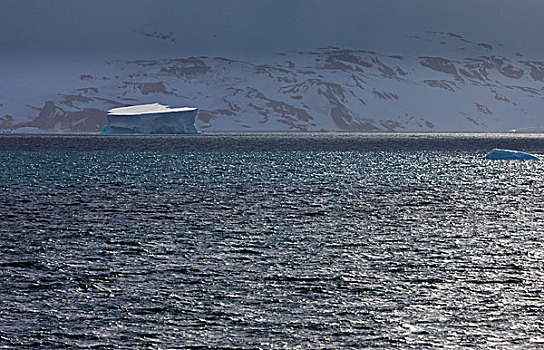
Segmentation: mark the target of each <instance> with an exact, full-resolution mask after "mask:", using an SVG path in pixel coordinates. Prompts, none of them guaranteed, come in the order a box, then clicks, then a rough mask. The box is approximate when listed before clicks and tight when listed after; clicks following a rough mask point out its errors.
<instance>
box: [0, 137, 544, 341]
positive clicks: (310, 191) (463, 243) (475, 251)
mask: <svg viewBox="0 0 544 350" xmlns="http://www.w3.org/2000/svg"><path fill="white" fill-rule="evenodd" d="M233 137H234V138H236V137H238V138H242V140H241V141H240V140H237V142H238V143H236V142H235V143H234V144H238V145H243V147H250V146H251V144H252V142H253V141H251V142H250V141H247V139H245V140H244V139H243V136H228V137H227V139H225V138H223V137H216V138H213V137H211V138H208V139H206V141H205V142H206V143H207V144H206V147H204V148H202V149H198V147H197V149H189V151H187V150H186V151H183V150H179V149H176V148H173V146H172V144H176V142H178V143H179V142H188V141H187V140H188V139H184V138H182V141H179V139H176V138H173V137H166V138H161V137H152V138H147V139H146V138H130V137H129V138H95V141H93V140H92V137H90V136H89V137H86V139H85V138H84V141H82V144H83V146H82V149H81V150H78V149H77V142H75V141H74V138H73V137H64V138H63V137H57V136H55V137H50V138H48V137H40V136H24V137H14V136H7V137H0V146H1V147H0V150H1V151H0V218H1V225H0V253H1V255H0V348H1V347H5V348H25V347H40V348H51V349H56V348H63V347H69V348H115V349H116V348H126V349H133V348H202V349H207V348H210V349H216V348H225V349H234V348H236V349H253V348H263V349H268V348H288V349H292V348H297V347H299V348H350V347H351V348H373V347H376V348H432V347H437V348H462V347H466V348H473V347H482V348H495V347H499V348H523V349H526V348H541V347H543V346H544V335H543V334H544V295H543V293H544V221H543V220H544V181H542V177H543V162H541V161H533V162H531V161H519V162H516V161H486V160H484V159H483V155H484V153H483V152H482V151H480V150H481V149H482V148H484V146H485V145H487V144H493V143H495V144H494V145H493V146H491V148H492V147H498V146H503V145H502V144H496V143H497V140H499V141H501V140H502V141H503V144H505V143H506V144H508V142H510V144H508V145H509V146H508V147H510V148H517V149H520V150H526V151H536V152H540V153H544V142H543V141H544V139H541V138H539V137H514V138H506V139H504V138H503V139H500V138H499V139H497V138H496V137H494V136H489V137H484V136H481V135H480V136H464V137H462V138H456V137H452V136H447V137H446V136H444V137H443V136H440V135H434V136H425V139H424V141H423V142H419V143H418V142H413V141H412V140H411V139H410V138H409V137H408V136H406V137H405V138H404V139H403V138H402V137H401V141H402V140H404V141H402V142H404V146H403V147H404V148H401V147H397V146H395V145H397V144H398V143H397V142H398V140H399V138H398V137H397V136H381V137H378V136H372V137H370V136H361V137H360V139H359V141H360V140H367V141H365V142H369V143H367V148H364V147H361V149H360V150H359V151H353V150H351V151H345V150H344V151H342V150H341V149H340V150H338V149H332V150H331V149H330V148H329V146H326V145H331V144H333V145H336V146H335V147H337V148H338V147H339V146H338V145H340V146H341V147H344V148H345V149H348V150H350V149H351V148H352V147H353V145H351V144H345V145H344V144H343V143H342V142H353V140H354V139H353V138H350V137H347V136H342V135H337V136H334V135H332V136H326V137H324V138H322V139H319V137H318V136H315V137H317V142H313V143H312V142H311V141H308V137H299V138H298V139H297V136H285V135H283V136H281V137H283V138H284V140H283V141H282V142H283V143H284V144H288V145H289V147H290V148H287V150H271V151H270V149H268V151H267V152H262V151H250V149H244V148H243V147H242V149H241V150H240V149H233V147H231V146H230V144H229V143H227V142H230V141H229V139H230V138H233ZM269 137H270V138H272V139H267V136H266V135H264V136H259V137H258V140H257V146H255V147H256V148H257V149H259V147H263V146H262V145H267V142H268V145H272V146H274V143H273V142H272V141H273V140H274V137H277V136H274V135H271V136H269ZM312 137H313V136H312ZM373 137H375V139H373ZM76 139H77V138H76ZM104 139H106V140H107V142H109V144H110V145H112V144H113V145H115V144H116V143H115V142H114V141H115V140H120V141H119V143H118V144H117V145H118V147H117V148H116V147H115V146H111V148H112V150H113V151H112V150H110V151H107V150H97V149H98V148H100V149H102V148H101V147H104V146H103V140H104ZM325 139H327V140H325ZM96 140H98V141H96ZM131 140H132V141H131ZM146 140H147V142H148V143H149V144H151V145H152V146H153V147H151V148H152V151H147V152H145V151H143V150H142V149H140V148H139V147H143V146H142V145H144V144H145V142H146ZM197 140H198V139H197ZM271 140H272V141H271ZM320 140H321V141H320ZM324 140H325V141H324ZM368 140H371V141H368ZM372 140H374V141H372ZM406 140H408V141H406ZM441 140H442V142H443V144H444V145H446V147H444V150H436V149H435V145H436V144H439V142H440V141H441ZM452 140H453V141H452ZM314 141H315V140H314ZM93 142H95V143H94V145H95V146H94V148H93V147H87V146H88V145H93ZM131 142H134V143H135V144H137V147H136V146H134V150H132V151H127V150H126V148H127V147H128V146H130V144H131ZM196 142H197V143H198V142H203V141H196ZM259 142H261V146H259V145H258V144H259ZM372 142H374V143H372ZM425 142H426V143H425ZM471 142H472V143H471ZM516 142H517V143H516ZM158 144H163V145H164V151H161V150H160V149H157V147H158V146H157V145H158ZM312 144H313V145H314V146H313V147H314V148H313V149H311V150H308V149H307V147H310V146H311V145H312ZM29 145H31V146H32V145H33V146H32V147H35V148H32V147H30V146H29ZM119 145H121V146H119ZM210 145H211V146H210ZM248 145H249V146H248ZM297 145H302V146H300V147H298V148H297ZM324 145H325V146H324ZM368 145H371V146H368ZM379 145H381V148H382V149H381V150H380V147H378V146H379ZM391 145H393V146H391ZM429 145H431V146H429ZM456 145H457V146H456ZM516 145H518V146H519V147H513V146H516ZM193 146H194V144H193ZM276 146H277V145H276ZM195 147H196V146H195ZM199 147H202V146H199ZM240 147H241V146H240ZM485 147H487V146H485ZM210 149H212V150H219V151H221V152H198V151H207V150H210ZM26 150H31V152H28V151H26ZM260 150H262V149H260ZM265 150H266V149H265ZM242 151H243V152H242Z"/></svg>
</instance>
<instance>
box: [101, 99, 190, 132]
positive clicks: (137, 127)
mask: <svg viewBox="0 0 544 350" xmlns="http://www.w3.org/2000/svg"><path fill="white" fill-rule="evenodd" d="M196 113H197V109H196V108H191V107H180V108H170V106H166V105H161V104H159V103H152V104H145V105H137V106H128V107H120V108H113V109H110V110H109V111H108V115H107V124H106V126H105V127H104V129H103V130H102V133H103V134H198V133H199V132H198V131H197V130H196V127H195V118H196Z"/></svg>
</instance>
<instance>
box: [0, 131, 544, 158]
mask: <svg viewBox="0 0 544 350" xmlns="http://www.w3.org/2000/svg"><path fill="white" fill-rule="evenodd" d="M493 148H508V149H515V150H520V151H525V152H532V153H544V134H516V133H347V132H312V133H306V132H303V133H300V132H296V133H285V132H282V133H278V132H276V133H274V132H268V133H264V132H222V133H203V134H201V135H100V134H2V135H0V152H19V151H36V152H48V151H51V152H66V151H76V152H95V151H114V152H115V151H122V152H174V153H186V152H276V151H279V152H282V151H285V152H290V151H301V152H368V151H406V152H416V151H448V152H452V151H453V152H455V151H459V152H469V153H486V152H488V151H490V150H491V149H493Z"/></svg>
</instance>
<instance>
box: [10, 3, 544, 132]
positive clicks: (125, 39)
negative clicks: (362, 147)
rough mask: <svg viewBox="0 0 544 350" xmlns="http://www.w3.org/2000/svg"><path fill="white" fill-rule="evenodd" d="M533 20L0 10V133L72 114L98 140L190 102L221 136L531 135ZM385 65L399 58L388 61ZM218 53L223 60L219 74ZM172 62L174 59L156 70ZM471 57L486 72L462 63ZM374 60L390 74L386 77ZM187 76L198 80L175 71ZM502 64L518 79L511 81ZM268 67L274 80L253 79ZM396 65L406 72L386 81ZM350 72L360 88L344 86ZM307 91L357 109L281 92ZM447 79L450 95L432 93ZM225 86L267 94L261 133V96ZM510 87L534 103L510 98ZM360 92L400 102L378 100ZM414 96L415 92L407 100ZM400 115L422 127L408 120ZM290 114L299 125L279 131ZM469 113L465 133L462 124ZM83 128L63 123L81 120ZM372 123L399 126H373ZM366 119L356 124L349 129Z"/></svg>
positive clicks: (366, 10)
mask: <svg viewBox="0 0 544 350" xmlns="http://www.w3.org/2000/svg"><path fill="white" fill-rule="evenodd" d="M543 10H544V2H542V1H539V0H523V1H511V0H458V1H437V0H412V1H406V0H383V1H360V0H342V1H335V2H332V1H327V0H314V1H309V0H289V1H287V0H251V1H249V0H245V1H241V0H184V1H174V0H172V1H166V0H153V1H151V0H150V1H142V0H117V1H104V0H94V1H79V0H27V1H24V0H3V1H2V2H0V48H1V50H0V74H1V76H2V81H3V82H2V84H1V85H0V128H2V129H18V128H36V129H39V130H46V131H65V132H69V131H75V130H76V129H77V128H76V129H74V128H73V126H71V125H72V123H73V122H74V121H73V120H72V122H67V121H66V122H65V123H64V124H63V125H65V127H60V126H59V125H61V124H62V123H61V124H58V123H57V124H55V123H53V122H52V120H53V119H55V118H57V119H59V118H61V119H62V118H68V116H72V117H70V118H73V116H74V114H73V113H76V114H75V115H77V116H78V117H77V118H83V119H85V120H87V119H89V118H91V119H92V118H94V119H93V121H92V122H90V124H92V125H93V126H92V127H89V128H80V129H77V131H96V129H99V128H100V125H101V124H102V123H103V115H104V113H105V111H106V110H107V109H109V108H112V107H118V106H119V105H126V104H135V103H146V102H160V103H170V104H172V105H193V106H196V107H199V109H200V110H201V111H203V114H202V116H203V118H204V119H205V121H204V120H202V119H201V120H200V121H199V123H200V125H197V126H200V127H207V128H209V130H218V131H219V130H223V129H228V130H245V129H248V130H272V129H278V130H372V131H377V130H395V131H405V130H427V129H429V130H435V131H441V130H456V129H458V130H478V131H500V130H505V129H510V128H531V127H532V128H538V127H540V126H541V125H543V124H544V119H543V118H542V117H541V116H540V115H535V113H538V111H539V110H542V109H543V108H542V107H544V106H543V104H542V102H543V101H542V87H543V85H542V81H541V80H540V79H539V75H538V74H539V73H535V72H539V69H540V67H541V66H540V64H541V62H542V61H544V43H543V42H542V41H541V40H539V37H540V33H542V32H544V21H542V20H541V13H543ZM346 50H347V51H346ZM363 51H365V52H363ZM340 54H342V55H343V56H342V55H340ZM278 55H280V56H278ZM339 55H340V56H342V57H343V58H344V59H343V60H342V59H339V58H340V56H339ZM317 56H319V57H317ZM389 56H399V57H400V56H402V57H403V60H401V61H400V62H395V59H393V61H392V62H390V58H388V57H389ZM215 57H223V58H225V59H228V60H231V61H232V62H234V63H233V64H232V65H231V66H230V67H229V66H225V65H224V64H223V62H225V61H217V60H215V59H214V58H215ZM280 57H281V59H280ZM354 57H355V58H354ZM425 57H431V58H439V59H443V60H444V61H433V62H434V63H433V67H434V68H437V66H436V65H434V64H436V62H442V63H443V64H445V65H448V66H449V65H451V66H453V67H455V72H453V71H452V70H451V69H450V70H449V71H448V69H446V71H445V72H444V71H441V70H440V69H431V68H429V65H425V64H424V63H423V64H422V62H426V61H425ZM173 59H180V60H182V61H177V63H176V61H168V60H173ZM346 59H347V60H348V61H346ZM352 59H356V60H360V61H364V62H365V63H366V64H362V65H361V64H360V63H356V62H355V61H349V60H352ZM135 60H146V62H148V63H149V65H147V66H143V65H140V66H138V67H140V69H138V70H137V71H135V70H134V68H135V67H136V66H135V65H134V63H131V62H133V61H135ZM183 60H185V61H183ZM317 60H321V61H317ZM327 60H328V63H327ZM472 60H480V61H479V62H480V63H481V62H484V63H481V67H480V68H471V67H472V66H471V65H472V64H473V61H472ZM482 60H483V61H482ZM397 61H398V59H397ZM335 62H336V63H338V62H343V64H344V65H339V64H336V63H335ZM448 62H449V63H448ZM485 62H487V63H485ZM498 62H501V63H500V64H499V63H498ZM442 63H441V64H442ZM176 64H177V66H176ZM293 64H294V66H292V65H293ZM382 64H383V65H384V66H385V67H387V68H389V69H392V70H393V71H396V72H397V73H396V75H395V76H394V77H393V76H391V74H389V75H387V74H385V75H384V74H383V72H381V71H380V67H381V69H382V70H384V69H385V70H386V68H384V66H382ZM180 65H181V66H182V67H181V66H180ZM467 65H468V66H467ZM145 67H147V68H145ZM176 67H177V68H176ZM190 67H197V68H198V67H200V68H201V70H200V71H198V70H196V71H184V72H185V73H183V74H182V73H180V71H179V69H180V68H183V69H189V68H190ZM204 67H206V68H204ZM263 67H264V68H263ZM508 67H512V69H514V70H515V71H516V72H518V73H516V74H517V75H516V74H514V73H512V74H510V73H508V72H511V70H510V68H508ZM265 68H266V69H268V70H270V69H272V70H273V71H274V72H275V73H270V72H269V74H265V73H263V69H265ZM280 68H281V69H284V70H285V71H284V72H280V73H281V74H280V75H281V76H280V75H278V74H276V73H277V72H278V71H277V69H280ZM397 68H398V69H399V70H401V71H402V72H405V73H406V74H405V75H402V74H399V73H398V70H397ZM172 69H174V70H172ZM175 69H178V71H175ZM460 69H463V70H464V71H466V72H467V73H469V74H470V75H464V74H463V73H462V71H460ZM471 69H472V70H476V71H478V72H479V74H480V73H482V72H481V69H484V70H485V71H486V72H485V73H486V74H480V77H481V78H482V79H480V78H478V77H477V76H476V75H474V72H472V73H471ZM197 71H198V74H196V72H197ZM491 71H495V72H498V75H497V76H496V77H495V76H494V75H493V74H494V73H492V72H491ZM521 71H523V72H521ZM167 72H170V74H167ZM176 72H177V73H176ZM190 72H192V73H190ZM448 72H449V73H448ZM452 72H453V73H452ZM489 72H491V73H490V74H487V73H489ZM501 72H507V73H506V75H503V74H502V73H501ZM442 74H450V75H449V76H448V75H446V76H442ZM81 77H87V78H85V79H82V78H81ZM88 77H92V78H88ZM97 77H100V79H101V80H98V79H97ZM354 77H355V78H356V79H359V80H360V84H359V85H360V86H358V87H356V88H353V86H352V85H353V84H355V83H353V82H354V81H355V80H354V79H355V78H354ZM174 78H175V79H174ZM459 78H461V79H462V81H461V79H459ZM304 81H306V82H308V81H310V82H313V84H315V83H316V81H321V82H323V83H326V84H338V86H339V89H341V90H342V91H340V90H338V91H337V92H338V94H339V95H338V96H341V95H346V96H351V97H350V98H353V99H354V101H356V100H357V101H359V100H364V101H365V103H360V104H359V105H357V103H355V102H353V101H351V100H350V101H348V100H347V97H346V98H345V99H344V100H341V99H338V96H336V97H334V98H332V100H331V95H326V94H325V91H324V90H323V89H321V90H319V89H315V91H314V90H311V89H310V90H308V91H306V92H305V93H304V94H302V93H299V94H296V95H293V96H295V98H293V96H290V95H289V96H288V95H286V94H285V93H283V92H284V91H286V90H288V89H289V86H291V85H293V84H298V83H302V82H304ZM431 81H436V82H438V83H430V82H431ZM452 82H453V83H454V84H457V85H455V87H453V86H452V85H451V83H452ZM127 83H130V84H127ZM131 84H140V85H139V86H144V85H142V84H155V85H145V86H162V87H164V89H159V90H154V91H153V92H151V91H150V90H149V89H147V90H145V92H144V91H143V90H142V89H140V90H138V89H136V90H134V91H133V90H130V89H128V88H127V86H132V85H131ZM259 84H262V86H261V87H260V86H259ZM444 84H446V85H447V86H450V87H451V89H444V86H446V85H444ZM448 84H450V85H448ZM329 86H330V85H329ZM441 86H442V88H441ZM512 86H517V87H514V88H512ZM91 88H92V90H89V89H91ZM231 88H232V89H241V90H242V91H244V92H246V93H247V92H249V91H250V90H248V89H257V90H259V93H261V94H262V96H265V99H264V100H263V99H261V102H262V101H267V100H273V101H276V102H278V103H283V104H285V106H286V107H285V108H277V104H276V105H275V106H276V107H271V106H270V105H267V103H264V104H263V105H262V106H261V108H264V109H265V111H261V114H263V113H267V116H268V117H267V118H268V119H267V120H270V121H274V122H271V123H270V124H267V123H259V122H258V118H257V115H259V114H258V112H259V111H258V110H256V109H253V107H251V105H253V106H257V105H258V104H259V103H257V102H258V101H257V100H258V98H257V100H256V97H255V96H254V95H252V94H251V93H247V95H248V97H246V98H245V100H244V101H237V103H234V100H235V99H236V98H238V97H239V95H236V96H237V97H236V98H234V97H233V96H230V95H229V91H231V90H230V89H231ZM518 88H522V89H525V90H527V89H529V90H530V91H531V93H528V92H526V93H524V94H522V95H520V94H518V93H514V92H515V91H518V90H519V89H518ZM127 89H128V90H127ZM437 89H439V90H437ZM440 89H441V90H440ZM501 89H502V90H504V91H503V93H501V94H500V95H501V96H504V97H505V98H507V99H508V100H509V101H511V102H512V104H509V105H507V106H504V105H503V102H504V100H502V102H501V100H496V99H493V101H489V102H487V104H486V103H484V102H482V101H484V100H486V98H487V97H488V95H489V96H495V94H496V93H498V92H500V91H502V90H501ZM129 90H130V91H129ZM265 90H266V91H265ZM442 90H444V91H442ZM451 90H453V91H451ZM529 90H527V91H529ZM89 91H91V92H92V94H91V95H90V94H89ZM164 91H168V92H175V93H174V94H168V93H164ZM373 91H381V92H385V93H388V94H393V95H396V96H398V98H397V99H393V100H389V101H386V100H387V99H386V100H384V99H381V98H379V97H378V96H377V95H376V94H373ZM413 91H419V93H420V94H421V95H416V96H414V95H413V93H412V92H413ZM493 91H495V92H493ZM510 92H512V94H513V95H512V96H510V95H509V93H510ZM65 96H79V101H75V102H74V101H73V102H71V103H68V104H67V103H65V102H66V98H65ZM199 96H206V98H204V97H199ZM259 96H261V95H259ZM298 96H301V97H298ZM429 96H436V98H437V99H439V100H441V101H443V103H445V104H446V106H448V107H449V108H451V109H454V111H451V112H448V113H449V114H450V116H446V115H445V114H448V113H444V108H438V107H437V106H436V105H435V104H433V103H429V104H428V105H427V107H426V108H422V107H420V106H416V105H417V104H416V103H414V101H417V100H430V101H433V100H436V99H435V98H429ZM373 98H377V99H378V100H377V101H376V103H373V101H372V99H373ZM459 101H463V102H459ZM497 101H498V102H497ZM268 104H271V103H270V102H269V103H268ZM339 104H341V105H342V106H343V107H342V108H340V109H342V110H343V115H345V116H346V118H347V119H346V120H348V122H345V121H344V122H338V120H339V119H338V118H336V119H335V118H333V117H332V114H334V113H333V112H332V111H336V112H335V113H336V114H335V115H338V114H337V113H338V109H335V108H338V107H339ZM53 105H54V106H55V108H54V110H56V111H57V112H55V113H56V114H55V113H54V114H53V115H47V113H45V112H44V110H45V107H46V106H50V107H51V106H53ZM229 105H230V107H229ZM272 105H274V103H272ZM478 105H485V106H487V109H488V110H489V111H491V113H492V114H486V113H484V114H486V115H488V116H489V115H493V118H494V119H489V120H485V121H482V120H479V118H480V116H479V114H478V113H482V111H483V110H485V109H482V108H480V109H479V108H478V107H475V109H476V110H475V111H472V110H470V108H469V106H473V107H474V106H478ZM244 106H245V107H244ZM442 106H443V105H442ZM344 107H345V108H344ZM51 108H52V107H51ZM293 108H294V109H300V110H303V111H304V113H306V114H307V115H308V116H309V117H310V118H311V122H307V123H306V122H305V121H304V120H298V119H297V118H298V117H297V115H293V114H292V111H293V110H294V109H293ZM89 110H92V111H94V112H92V113H91V112H89ZM288 110H290V111H291V112H288ZM59 111H61V112H59ZM86 111H87V112H86ZM217 111H224V112H225V113H224V114H221V113H220V112H217ZM210 113H211V114H210ZM290 113H291V114H290ZM471 113H473V114H474V115H472V114H471ZM212 114H213V118H211V119H210V118H209V116H210V115H212ZM295 114H296V113H295ZM441 114H443V115H441ZM451 115H455V116H461V117H460V118H461V120H462V121H460V122H459V123H451V120H450V119H451V118H452V117H451ZM62 116H64V117H62ZM206 116H207V117H206ZM38 117H40V118H41V119H39V118H38ZM411 117H414V118H416V119H417V118H420V119H422V120H425V121H429V122H430V123H431V124H425V123H423V124H421V125H433V127H432V128H425V127H423V128H420V127H418V126H417V125H418V123H414V122H407V121H406V120H407V118H408V119H409V118H411ZM77 118H76V119H77ZM252 118H253V119H255V120H253V119H252ZM289 118H294V119H295V121H296V122H294V124H296V125H298V127H293V126H292V125H291V124H293V123H284V122H278V121H281V120H284V121H285V120H290V119H289ZM467 118H471V119H473V120H475V121H476V123H473V122H470V121H469V122H468V123H466V120H467ZM481 118H483V116H482V117H481ZM481 118H480V119H481ZM37 119H38V120H41V122H38V121H35V120H37ZM46 119H47V120H49V122H45V120H46ZM83 119H81V120H80V119H77V120H78V121H79V122H77V123H76V124H77V125H86V123H87V122H83V121H82V120H83ZM95 119H96V120H95ZM303 119H307V117H304V118H303ZM363 119H364V120H365V121H364V122H363V121H362V120H363ZM236 120H238V121H236ZM309 120H310V119H309ZM349 120H351V121H352V122H353V123H354V124H353V125H355V126H350V125H351V124H350V123H351V122H349ZM33 121H34V122H33ZM40 123H41V124H40ZM384 123H385V124H387V125H389V126H391V125H399V126H398V127H389V128H384V127H383V125H384ZM397 123H399V124H397ZM95 124H96V125H95ZM363 124H364V125H369V126H368V128H363V127H360V125H363ZM241 125H245V127H241ZM357 125H358V126H357Z"/></svg>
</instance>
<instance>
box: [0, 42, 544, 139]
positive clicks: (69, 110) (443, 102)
mask: <svg viewBox="0 0 544 350" xmlns="http://www.w3.org/2000/svg"><path fill="white" fill-rule="evenodd" d="M152 34H153V35H151V34H149V33H147V32H144V33H142V35H145V36H148V37H149V36H153V37H156V38H158V39H160V40H165V41H171V40H173V39H172V37H171V36H169V35H168V34H161V33H152ZM407 40H412V41H413V42H414V47H416V46H417V45H418V43H419V45H420V46H421V47H422V49H421V50H420V51H421V54H418V55H413V54H410V55H403V54H402V53H395V54H384V53H379V52H374V51H367V50H363V49H352V48H338V47H327V48H319V49H315V50H312V51H304V52H285V53H280V54H277V55H275V56H273V57H266V58H258V59H253V60H240V59H230V58H226V57H184V58H168V59H152V58H151V59H150V58H145V59H122V60H113V61H112V60H110V61H106V62H103V63H101V64H95V65H93V66H88V67H85V69H84V70H81V69H80V68H78V69H79V70H78V69H74V68H71V69H68V68H67V70H66V72H62V76H63V79H62V83H60V84H59V83H58V81H57V82H56V83H55V84H52V85H51V86H52V88H43V84H42V85H39V84H38V85H39V86H40V88H38V87H36V88H34V87H33V84H31V83H29V84H26V85H25V89H26V90H25V91H26V93H25V94H24V96H23V97H21V94H20V92H14V91H12V88H11V86H12V85H10V84H3V85H2V86H1V87H0V99H1V100H0V129H3V130H7V129H9V130H13V131H25V130H26V131H32V130H34V131H46V132H97V131H100V130H101V129H102V128H103V126H104V124H105V121H106V118H105V116H106V111H107V110H108V109H110V108H113V107H119V106H125V105H131V104H141V103H152V102H159V103H163V104H170V105H171V106H175V107H177V106H194V107H198V108H199V112H198V116H197V123H196V124H197V128H198V129H200V130H201V131H239V130H242V131H322V130H327V131H508V130H511V129H528V130H529V129H531V128H532V129H535V128H539V127H540V126H541V125H543V124H544V116H543V115H542V113H543V112H542V111H544V99H543V97H544V58H543V60H542V61H535V60H533V59H527V58H525V57H524V56H523V54H521V53H516V54H508V53H503V52H502V51H501V50H502V48H501V47H500V46H496V45H491V44H488V43H479V42H472V41H470V40H469V39H467V38H464V37H462V36H461V35H458V34H455V33H427V34H426V36H424V37H411V38H407ZM38 85H37V86H38Z"/></svg>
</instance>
